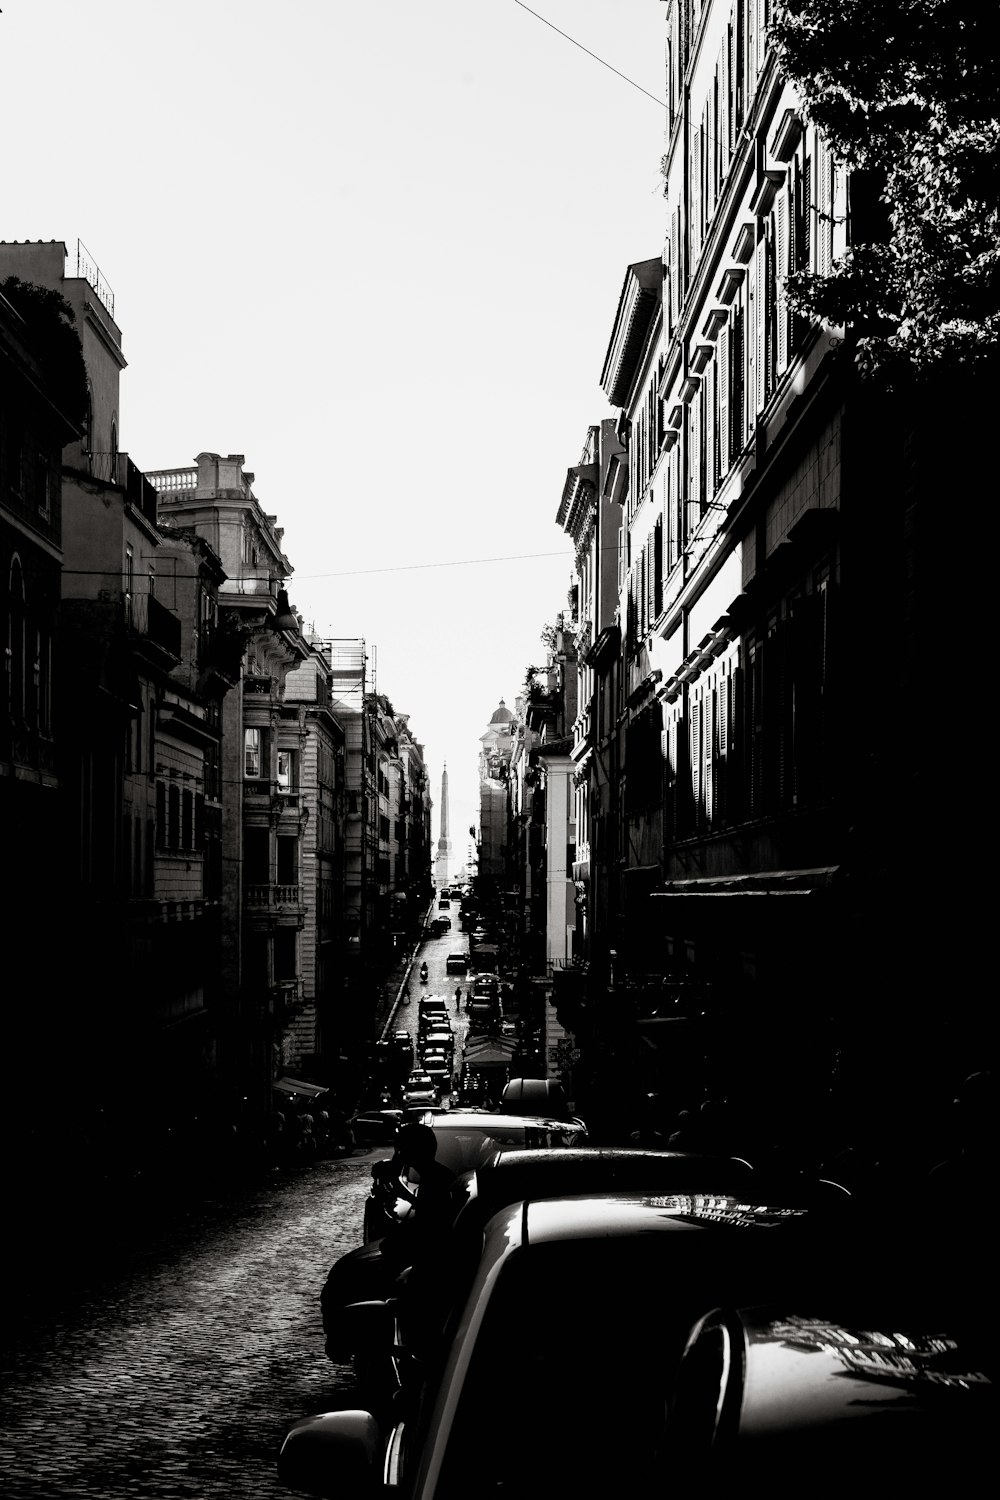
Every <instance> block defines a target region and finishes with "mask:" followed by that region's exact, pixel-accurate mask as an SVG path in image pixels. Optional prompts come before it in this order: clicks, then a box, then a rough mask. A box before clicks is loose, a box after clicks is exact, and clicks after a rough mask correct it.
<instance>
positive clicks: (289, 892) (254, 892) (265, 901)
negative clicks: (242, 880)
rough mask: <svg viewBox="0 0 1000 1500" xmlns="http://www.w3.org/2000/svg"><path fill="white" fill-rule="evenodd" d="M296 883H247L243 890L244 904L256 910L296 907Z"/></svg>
mask: <svg viewBox="0 0 1000 1500" xmlns="http://www.w3.org/2000/svg"><path fill="white" fill-rule="evenodd" d="M301 889H302V888H301V886H298V885H248V886H246V887H245V888H244V891H243V902H244V905H245V906H247V907H249V908H252V909H253V910H256V911H282V910H289V909H290V908H292V907H297V906H298V905H299V904H300V903H299V892H300V891H301Z"/></svg>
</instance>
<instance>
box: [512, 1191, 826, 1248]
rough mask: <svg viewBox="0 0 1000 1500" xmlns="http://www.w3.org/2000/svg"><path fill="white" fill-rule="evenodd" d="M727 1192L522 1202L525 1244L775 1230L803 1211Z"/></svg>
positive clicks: (802, 1216) (799, 1217)
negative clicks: (714, 1231)
mask: <svg viewBox="0 0 1000 1500" xmlns="http://www.w3.org/2000/svg"><path fill="white" fill-rule="evenodd" d="M751 1196H752V1195H750V1194H745V1195H743V1196H741V1197H737V1196H735V1195H733V1194H730V1193H659V1194H648V1193H639V1192H635V1193H594V1194H581V1195H579V1196H575V1195H574V1196H570V1197H565V1198H552V1199H549V1198H546V1199H539V1200H535V1201H527V1202H522V1203H521V1204H520V1205H519V1206H518V1213H519V1216H520V1217H521V1220H522V1222H523V1224H524V1226H525V1242H526V1243H529V1244H534V1245H537V1244H542V1243H544V1242H546V1241H549V1240H566V1239H593V1238H616V1237H618V1236H623V1235H624V1236H628V1235H635V1234H662V1233H675V1232H678V1231H685V1232H686V1231H689V1230H708V1229H710V1230H717V1229H719V1228H723V1227H725V1228H732V1229H733V1230H734V1231H735V1230H739V1231H740V1232H741V1234H743V1235H745V1234H746V1232H747V1231H748V1230H753V1231H757V1230H760V1231H763V1230H768V1231H770V1230H773V1229H775V1228H776V1227H778V1226H779V1225H782V1224H787V1223H790V1222H794V1221H796V1220H799V1221H802V1220H804V1219H805V1218H806V1216H807V1214H808V1210H807V1209H806V1208H796V1207H787V1206H785V1205H778V1204H767V1203H755V1202H752V1201H748V1199H750V1198H751Z"/></svg>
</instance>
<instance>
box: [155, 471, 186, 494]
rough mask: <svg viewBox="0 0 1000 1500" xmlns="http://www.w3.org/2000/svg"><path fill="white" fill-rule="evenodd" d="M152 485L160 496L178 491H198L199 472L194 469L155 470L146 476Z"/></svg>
mask: <svg viewBox="0 0 1000 1500" xmlns="http://www.w3.org/2000/svg"><path fill="white" fill-rule="evenodd" d="M146 478H147V479H148V480H149V482H150V484H151V485H152V486H153V488H154V489H155V490H157V491H158V492H159V494H161V495H162V494H164V493H166V494H172V493H176V492H177V491H178V490H196V489H197V488H198V470H197V468H194V469H155V470H152V471H151V472H150V473H148V474H147V475H146Z"/></svg>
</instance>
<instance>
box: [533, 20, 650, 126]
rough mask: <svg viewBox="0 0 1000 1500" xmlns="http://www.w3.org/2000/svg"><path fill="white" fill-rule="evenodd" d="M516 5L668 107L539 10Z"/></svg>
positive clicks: (634, 86) (641, 91)
mask: <svg viewBox="0 0 1000 1500" xmlns="http://www.w3.org/2000/svg"><path fill="white" fill-rule="evenodd" d="M514 4H515V5H519V6H520V7H521V9H522V10H526V11H527V12H528V15H529V16H534V17H535V20H536V21H541V22H542V24H543V25H545V26H550V27H551V28H552V30H553V31H555V32H558V34H559V35H560V36H562V37H565V38H566V40H567V42H572V43H573V46H574V47H579V49H580V51H581V52H586V54H587V56H588V57H592V58H593V59H594V61H595V62H599V63H600V64H601V66H602V68H608V69H610V71H611V72H612V73H615V74H617V76H618V77H619V78H622V79H624V80H625V82H626V83H629V84H631V85H632V87H633V88H634V89H638V90H639V93H640V94H645V95H646V98H647V99H652V101H653V103H654V104H658V105H659V106H660V108H661V109H663V110H665V109H666V107H667V105H666V101H665V100H663V99H657V97H656V95H655V94H651V93H650V92H649V90H648V89H644V88H643V86H642V84H641V83H636V81H635V79H634V78H629V77H628V75H627V74H625V73H622V72H620V71H619V69H618V68H615V67H612V65H611V63H609V62H607V61H606V60H605V58H603V57H600V56H598V54H597V53H596V52H591V50H590V48H589V47H585V46H584V45H583V43H582V42H578V41H577V39H576V37H573V36H570V34H569V32H568V31H563V30H561V28H560V27H558V26H556V25H555V24H554V22H552V21H549V20H547V19H546V18H545V16H540V15H539V14H538V11H537V10H532V9H531V6H530V5H525V4H524V0H514Z"/></svg>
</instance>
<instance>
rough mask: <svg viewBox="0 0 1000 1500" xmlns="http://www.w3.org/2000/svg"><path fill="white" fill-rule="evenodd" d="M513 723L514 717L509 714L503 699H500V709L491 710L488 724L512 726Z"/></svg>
mask: <svg viewBox="0 0 1000 1500" xmlns="http://www.w3.org/2000/svg"><path fill="white" fill-rule="evenodd" d="M513 722H514V715H513V714H512V713H511V711H510V709H509V708H508V707H507V705H506V704H505V703H504V701H503V699H502V698H501V699H500V707H499V708H495V709H494V710H493V717H492V719H491V720H490V723H491V724H512V723H513Z"/></svg>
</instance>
